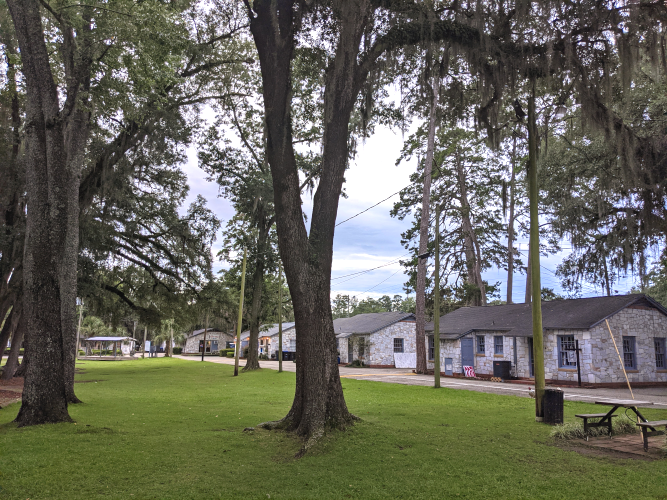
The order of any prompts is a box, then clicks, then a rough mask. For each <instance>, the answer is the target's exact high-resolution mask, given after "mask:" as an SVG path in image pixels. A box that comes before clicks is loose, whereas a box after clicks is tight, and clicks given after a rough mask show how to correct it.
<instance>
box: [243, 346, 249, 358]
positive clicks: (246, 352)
mask: <svg viewBox="0 0 667 500" xmlns="http://www.w3.org/2000/svg"><path fill="white" fill-rule="evenodd" d="M243 357H244V358H247V357H248V348H247V347H246V348H245V349H243Z"/></svg>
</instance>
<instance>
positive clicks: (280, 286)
mask: <svg viewBox="0 0 667 500" xmlns="http://www.w3.org/2000/svg"><path fill="white" fill-rule="evenodd" d="M348 302H349V301H348ZM282 371H283V265H282V262H279V263H278V373H281V372H282Z"/></svg>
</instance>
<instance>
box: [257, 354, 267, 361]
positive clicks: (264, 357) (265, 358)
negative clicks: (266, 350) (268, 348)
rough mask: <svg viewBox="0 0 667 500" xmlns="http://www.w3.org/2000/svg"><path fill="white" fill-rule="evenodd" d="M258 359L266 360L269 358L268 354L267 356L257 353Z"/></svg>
mask: <svg viewBox="0 0 667 500" xmlns="http://www.w3.org/2000/svg"><path fill="white" fill-rule="evenodd" d="M259 359H264V360H268V359H269V356H268V355H267V354H260V355H259Z"/></svg>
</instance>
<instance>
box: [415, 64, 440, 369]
mask: <svg viewBox="0 0 667 500" xmlns="http://www.w3.org/2000/svg"><path fill="white" fill-rule="evenodd" d="M429 52H430V51H429ZM429 64H430V63H429ZM434 73H435V72H434ZM439 99H440V75H439V74H435V76H434V78H433V79H432V83H431V103H430V104H431V106H430V108H429V112H428V137H427V142H426V160H425V163H424V187H423V188H422V211H421V218H420V220H419V255H424V254H425V253H427V252H428V240H429V226H430V223H429V219H430V208H431V180H432V173H433V151H434V149H435V128H436V123H435V119H436V112H437V109H438V101H439ZM426 262H427V259H426V258H424V259H420V258H417V286H416V288H415V292H416V307H415V317H416V319H417V321H416V325H415V326H416V337H415V341H416V342H417V368H416V370H415V371H416V372H417V373H426V370H427V366H426V332H425V325H426Z"/></svg>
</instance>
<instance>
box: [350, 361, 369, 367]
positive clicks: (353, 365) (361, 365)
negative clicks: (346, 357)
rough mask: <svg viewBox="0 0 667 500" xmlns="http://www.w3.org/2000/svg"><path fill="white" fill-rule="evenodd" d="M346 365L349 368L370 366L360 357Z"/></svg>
mask: <svg viewBox="0 0 667 500" xmlns="http://www.w3.org/2000/svg"><path fill="white" fill-rule="evenodd" d="M345 366H347V367H349V368H368V365H366V364H364V362H363V361H361V360H360V359H355V360H354V361H352V363H350V364H349V365H345Z"/></svg>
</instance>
